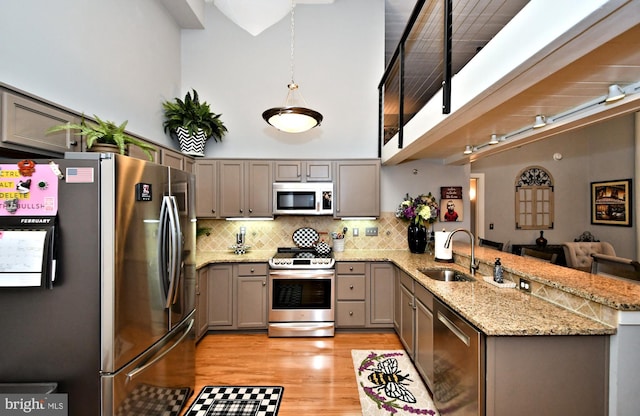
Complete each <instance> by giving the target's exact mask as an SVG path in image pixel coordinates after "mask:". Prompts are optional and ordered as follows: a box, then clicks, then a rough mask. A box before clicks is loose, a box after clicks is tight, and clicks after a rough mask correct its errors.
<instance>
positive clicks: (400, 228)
mask: <svg viewBox="0 0 640 416" xmlns="http://www.w3.org/2000/svg"><path fill="white" fill-rule="evenodd" d="M408 225H409V223H408V222H406V221H403V220H401V219H398V218H396V216H395V213H394V212H383V213H382V214H381V215H380V218H378V219H376V220H346V221H345V220H335V219H333V218H332V217H325V216H319V217H314V216H299V217H298V216H281V217H276V218H275V220H273V221H225V220H198V228H210V229H211V230H210V232H209V235H202V236H200V237H198V240H197V249H198V250H199V251H219V250H229V248H230V247H231V246H232V245H233V244H235V242H236V237H235V236H236V233H239V232H240V227H246V244H247V245H248V246H250V247H251V248H252V249H253V250H275V249H276V248H278V247H294V246H295V244H294V242H293V239H292V235H293V232H294V231H295V230H297V229H298V228H303V227H309V228H313V229H315V230H316V231H318V232H319V233H320V238H321V239H324V240H325V241H326V242H328V243H329V244H330V245H331V243H332V241H331V235H330V233H332V232H341V231H342V228H343V227H347V229H348V231H347V234H346V237H345V242H344V245H345V250H350V249H367V250H402V249H406V248H407V226H408ZM367 227H378V235H377V236H374V237H368V236H366V235H365V228H367ZM354 228H358V230H359V236H357V237H354V236H353V229H354ZM323 233H324V234H323Z"/></svg>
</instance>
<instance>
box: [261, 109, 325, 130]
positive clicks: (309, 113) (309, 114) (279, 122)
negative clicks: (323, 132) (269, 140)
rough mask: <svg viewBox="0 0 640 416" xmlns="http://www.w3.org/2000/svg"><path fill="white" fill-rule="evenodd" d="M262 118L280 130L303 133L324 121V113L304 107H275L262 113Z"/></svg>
mask: <svg viewBox="0 0 640 416" xmlns="http://www.w3.org/2000/svg"><path fill="white" fill-rule="evenodd" d="M262 118H264V120H265V121H266V122H267V123H269V124H270V125H272V126H273V127H275V128H277V129H278V130H280V131H284V132H287V133H302V132H304V131H307V130H310V129H312V128H314V127H316V126H318V125H320V122H321V121H322V114H320V113H318V112H317V111H314V110H311V109H309V108H304V107H275V108H270V109H268V110H266V111H265V112H264V113H262Z"/></svg>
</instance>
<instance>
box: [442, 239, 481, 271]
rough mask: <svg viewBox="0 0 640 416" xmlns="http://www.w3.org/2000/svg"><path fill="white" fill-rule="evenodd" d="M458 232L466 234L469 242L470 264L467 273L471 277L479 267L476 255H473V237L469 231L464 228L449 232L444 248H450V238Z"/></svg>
mask: <svg viewBox="0 0 640 416" xmlns="http://www.w3.org/2000/svg"><path fill="white" fill-rule="evenodd" d="M458 231H463V232H465V233H467V235H469V239H470V240H471V264H470V265H469V272H470V273H471V274H472V275H475V274H476V270H478V267H480V265H479V264H478V262H476V255H475V249H474V240H475V237H474V236H473V234H472V233H471V231H469V230H466V229H464V228H456V229H455V230H453V231H451V232H450V233H449V236H448V237H447V240H446V241H445V242H444V248H449V246H451V237H453V235H454V234H455V233H457V232H458Z"/></svg>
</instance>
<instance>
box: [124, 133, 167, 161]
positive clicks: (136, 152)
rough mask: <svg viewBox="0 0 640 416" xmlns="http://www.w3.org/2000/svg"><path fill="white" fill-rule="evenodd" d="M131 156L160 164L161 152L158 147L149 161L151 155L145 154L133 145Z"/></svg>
mask: <svg viewBox="0 0 640 416" xmlns="http://www.w3.org/2000/svg"><path fill="white" fill-rule="evenodd" d="M136 138H137V139H140V138H139V137H136ZM140 140H142V139H140ZM149 144H151V145H152V146H155V145H154V144H152V143H149ZM129 156H131V157H134V158H136V159H141V160H147V161H151V162H156V163H159V162H160V151H159V150H158V148H157V147H156V150H152V151H151V157H152V158H151V159H149V155H147V154H146V153H145V152H143V151H142V149H140V148H139V147H138V146H133V145H132V146H129Z"/></svg>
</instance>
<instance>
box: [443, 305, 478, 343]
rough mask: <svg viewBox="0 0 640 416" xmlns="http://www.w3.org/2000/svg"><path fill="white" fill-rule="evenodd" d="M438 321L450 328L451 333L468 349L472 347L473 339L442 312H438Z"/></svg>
mask: <svg viewBox="0 0 640 416" xmlns="http://www.w3.org/2000/svg"><path fill="white" fill-rule="evenodd" d="M438 320H439V321H440V322H442V324H443V325H444V326H446V327H447V328H449V330H450V331H451V332H453V333H454V334H455V336H456V337H458V338H459V339H460V341H462V342H463V343H464V344H465V345H466V346H467V347H470V346H471V338H470V337H469V336H468V335H467V334H465V333H464V331H462V330H461V329H460V328H458V327H457V326H456V324H454V323H453V322H451V320H450V319H449V318H447V317H446V316H444V315H443V314H442V313H441V312H440V311H438Z"/></svg>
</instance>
